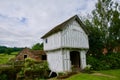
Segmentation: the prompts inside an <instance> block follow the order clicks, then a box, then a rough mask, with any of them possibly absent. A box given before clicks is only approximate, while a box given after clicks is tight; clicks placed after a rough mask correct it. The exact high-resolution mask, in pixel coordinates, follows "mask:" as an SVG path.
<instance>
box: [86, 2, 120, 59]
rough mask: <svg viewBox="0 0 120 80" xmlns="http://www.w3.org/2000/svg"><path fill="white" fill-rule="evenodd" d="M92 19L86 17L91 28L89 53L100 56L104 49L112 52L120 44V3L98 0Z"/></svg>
mask: <svg viewBox="0 0 120 80" xmlns="http://www.w3.org/2000/svg"><path fill="white" fill-rule="evenodd" d="M95 7H96V8H95V9H94V10H93V11H92V19H86V20H85V24H86V26H87V28H88V30H89V43H90V50H89V53H90V54H92V55H93V56H97V57H98V56H100V55H101V54H102V52H103V49H104V48H106V49H107V50H108V52H112V51H113V49H114V48H115V47H119V46H120V5H119V4H118V2H114V1H112V0H98V2H97V3H96V5H95Z"/></svg>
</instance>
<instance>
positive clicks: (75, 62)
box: [70, 51, 80, 68]
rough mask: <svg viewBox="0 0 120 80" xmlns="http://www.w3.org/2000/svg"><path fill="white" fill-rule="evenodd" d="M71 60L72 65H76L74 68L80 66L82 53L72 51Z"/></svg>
mask: <svg viewBox="0 0 120 80" xmlns="http://www.w3.org/2000/svg"><path fill="white" fill-rule="evenodd" d="M70 60H71V65H72V66H74V68H80V53H79V52H78V51H71V52H70Z"/></svg>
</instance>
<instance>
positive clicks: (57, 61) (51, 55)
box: [47, 50, 64, 72]
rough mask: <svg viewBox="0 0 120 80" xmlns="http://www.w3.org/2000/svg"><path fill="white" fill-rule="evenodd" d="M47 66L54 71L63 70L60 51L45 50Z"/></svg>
mask: <svg viewBox="0 0 120 80" xmlns="http://www.w3.org/2000/svg"><path fill="white" fill-rule="evenodd" d="M47 61H48V63H49V68H50V69H51V70H52V71H55V72H63V71H64V70H63V59H62V51H60V50H59V51H54V52H47Z"/></svg>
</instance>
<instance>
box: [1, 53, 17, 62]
mask: <svg viewBox="0 0 120 80" xmlns="http://www.w3.org/2000/svg"><path fill="white" fill-rule="evenodd" d="M16 54H18V52H12V53H11V54H10V55H8V54H0V64H4V63H6V62H8V60H9V59H11V58H14V57H15V55H16Z"/></svg>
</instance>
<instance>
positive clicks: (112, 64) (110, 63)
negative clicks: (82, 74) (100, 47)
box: [87, 53, 120, 70]
mask: <svg viewBox="0 0 120 80" xmlns="http://www.w3.org/2000/svg"><path fill="white" fill-rule="evenodd" d="M119 62H120V53H108V54H107V55H103V56H101V57H99V58H96V57H93V56H87V64H90V65H92V67H91V68H93V70H108V69H120V64H119Z"/></svg>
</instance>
